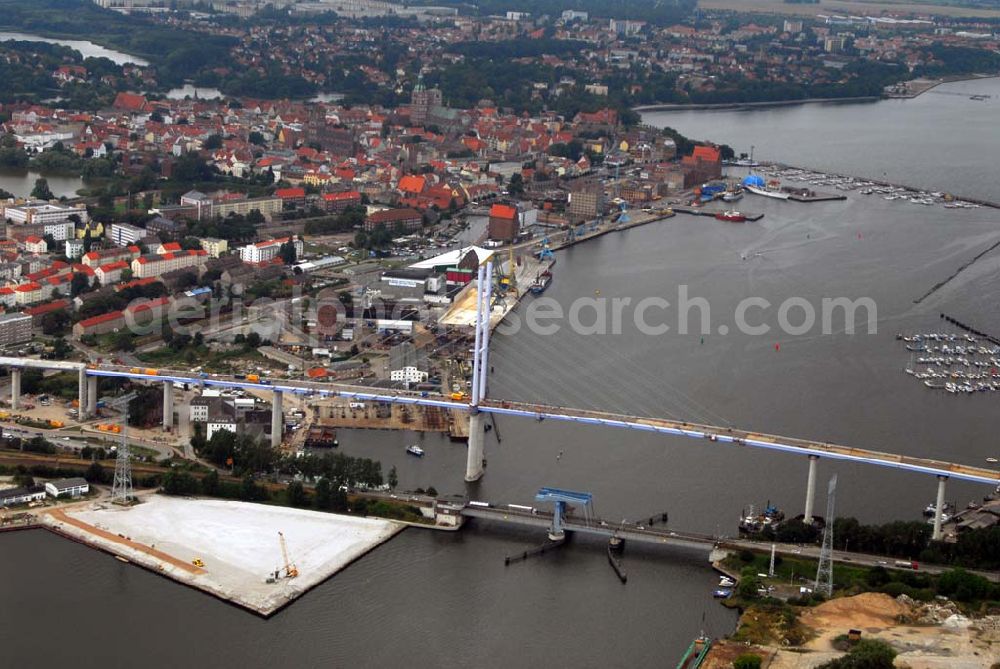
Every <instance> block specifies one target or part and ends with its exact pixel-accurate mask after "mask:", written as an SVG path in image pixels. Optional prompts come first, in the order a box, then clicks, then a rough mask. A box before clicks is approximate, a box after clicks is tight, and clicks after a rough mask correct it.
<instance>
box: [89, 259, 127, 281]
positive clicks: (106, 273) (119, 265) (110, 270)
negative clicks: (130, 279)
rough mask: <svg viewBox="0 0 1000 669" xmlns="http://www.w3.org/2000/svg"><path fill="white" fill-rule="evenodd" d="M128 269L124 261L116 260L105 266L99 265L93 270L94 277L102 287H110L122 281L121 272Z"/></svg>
mask: <svg viewBox="0 0 1000 669" xmlns="http://www.w3.org/2000/svg"><path fill="white" fill-rule="evenodd" d="M128 268H129V264H128V263H127V262H125V261H124V260H116V261H115V262H110V263H108V264H107V265H101V266H100V267H98V268H97V269H95V270H94V276H96V277H97V279H98V281H100V282H101V285H102V286H110V285H111V284H113V283H118V282H119V281H121V280H122V272H124V271H125V270H127V269H128Z"/></svg>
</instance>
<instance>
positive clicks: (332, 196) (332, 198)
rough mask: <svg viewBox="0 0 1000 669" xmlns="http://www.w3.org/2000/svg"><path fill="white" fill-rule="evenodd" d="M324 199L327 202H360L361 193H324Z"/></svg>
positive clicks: (353, 191) (352, 191) (354, 191)
mask: <svg viewBox="0 0 1000 669" xmlns="http://www.w3.org/2000/svg"><path fill="white" fill-rule="evenodd" d="M323 199H324V200H326V201H327V202H340V201H341V200H360V199H361V193H359V192H358V191H356V190H349V191H344V192H341V193H324V194H323Z"/></svg>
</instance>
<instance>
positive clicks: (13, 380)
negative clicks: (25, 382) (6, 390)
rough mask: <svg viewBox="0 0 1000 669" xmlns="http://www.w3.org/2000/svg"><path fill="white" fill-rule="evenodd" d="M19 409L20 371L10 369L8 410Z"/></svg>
mask: <svg viewBox="0 0 1000 669" xmlns="http://www.w3.org/2000/svg"><path fill="white" fill-rule="evenodd" d="M20 407H21V370H20V369H18V368H17V367H11V368H10V408H11V409H15V410H16V409H19V408H20Z"/></svg>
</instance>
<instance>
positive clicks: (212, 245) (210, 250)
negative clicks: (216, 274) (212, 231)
mask: <svg viewBox="0 0 1000 669" xmlns="http://www.w3.org/2000/svg"><path fill="white" fill-rule="evenodd" d="M198 243H199V244H201V248H203V249H204V250H205V253H207V254H208V257H210V258H218V257H219V256H221V255H222V254H224V253H225V252H226V251H228V250H229V242H228V241H226V240H225V239H215V238H214V237H202V238H201V239H199V240H198Z"/></svg>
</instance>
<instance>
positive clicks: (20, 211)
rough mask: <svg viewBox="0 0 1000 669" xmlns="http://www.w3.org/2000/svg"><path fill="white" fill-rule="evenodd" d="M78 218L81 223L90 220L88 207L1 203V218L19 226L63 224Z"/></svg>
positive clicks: (41, 203) (40, 203)
mask: <svg viewBox="0 0 1000 669" xmlns="http://www.w3.org/2000/svg"><path fill="white" fill-rule="evenodd" d="M74 215H75V216H78V217H79V218H80V222H81V223H86V222H87V221H89V220H90V216H89V215H88V214H87V207H86V205H76V206H73V207H67V206H64V205H61V204H50V203H48V202H31V203H29V204H20V205H18V204H6V205H5V204H3V203H0V218H5V219H7V220H8V221H10V222H12V223H15V224H17V225H33V224H45V223H61V222H63V221H68V220H69V217H70V216H74Z"/></svg>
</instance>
